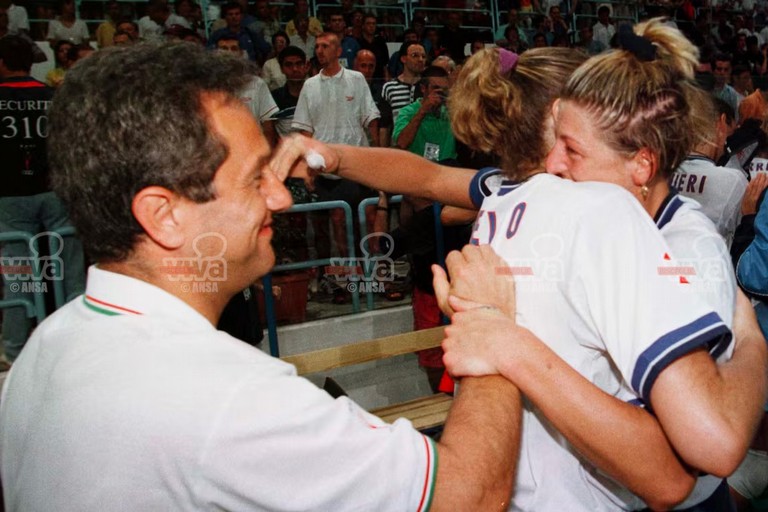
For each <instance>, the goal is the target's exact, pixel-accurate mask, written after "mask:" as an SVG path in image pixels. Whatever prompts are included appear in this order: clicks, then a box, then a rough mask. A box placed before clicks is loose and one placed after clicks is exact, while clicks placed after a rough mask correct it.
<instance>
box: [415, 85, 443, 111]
mask: <svg viewBox="0 0 768 512" xmlns="http://www.w3.org/2000/svg"><path fill="white" fill-rule="evenodd" d="M444 101H445V92H444V91H439V90H438V91H432V92H431V93H429V95H428V96H426V97H425V98H424V99H422V100H421V107H420V110H421V111H422V113H424V114H428V113H430V112H437V111H438V110H439V109H440V106H441V105H442V104H443V102H444Z"/></svg>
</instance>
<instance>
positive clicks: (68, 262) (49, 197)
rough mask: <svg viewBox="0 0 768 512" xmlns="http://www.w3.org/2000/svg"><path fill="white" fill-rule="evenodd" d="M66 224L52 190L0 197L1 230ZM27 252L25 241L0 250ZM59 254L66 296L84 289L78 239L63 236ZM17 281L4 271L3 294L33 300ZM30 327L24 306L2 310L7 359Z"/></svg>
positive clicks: (45, 228) (21, 255) (10, 253)
mask: <svg viewBox="0 0 768 512" xmlns="http://www.w3.org/2000/svg"><path fill="white" fill-rule="evenodd" d="M69 225H70V224H69V216H68V214H67V210H66V208H65V207H64V204H63V203H62V202H61V200H60V199H59V198H58V197H56V195H55V194H54V193H53V192H46V193H44V194H37V195H34V196H19V197H0V232H8V231H26V232H28V233H30V234H32V235H35V234H37V233H42V232H45V231H53V230H55V229H59V228H63V227H65V226H69ZM30 253H31V248H30V247H28V246H27V244H26V243H24V242H7V243H4V244H3V246H2V250H1V251H0V254H1V255H2V256H3V258H25V257H28V256H29V255H30ZM59 257H60V258H61V259H62V260H63V261H64V267H63V271H62V274H63V278H64V279H63V281H64V283H63V284H64V294H65V296H66V297H67V298H68V299H69V298H72V297H74V296H76V295H78V294H80V293H82V292H83V290H84V289H85V261H84V257H83V247H82V245H81V244H80V241H79V240H76V239H74V238H72V237H64V247H63V250H62V251H61V253H60V254H59ZM5 261H6V262H7V261H9V260H5ZM9 277H11V278H10V279H9ZM19 284H20V282H19V281H18V280H17V279H13V278H12V276H7V275H6V274H5V273H4V274H3V297H4V298H5V299H27V300H29V301H32V300H33V299H32V294H31V293H30V292H29V291H27V290H25V289H20V287H19ZM30 327H31V325H30V321H29V319H28V318H27V317H26V314H25V311H24V309H23V308H18V307H15V308H8V309H5V310H4V312H3V348H4V352H5V356H6V357H7V358H8V359H9V360H10V361H13V360H14V359H16V357H18V355H19V352H21V349H22V348H23V347H24V344H25V343H26V341H27V337H28V336H29V329H30Z"/></svg>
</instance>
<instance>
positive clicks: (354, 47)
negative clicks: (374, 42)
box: [317, 9, 360, 69]
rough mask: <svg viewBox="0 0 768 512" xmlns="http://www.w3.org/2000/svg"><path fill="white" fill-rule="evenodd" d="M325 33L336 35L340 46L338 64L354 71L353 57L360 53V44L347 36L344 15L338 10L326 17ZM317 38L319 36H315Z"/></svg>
mask: <svg viewBox="0 0 768 512" xmlns="http://www.w3.org/2000/svg"><path fill="white" fill-rule="evenodd" d="M326 32H330V33H332V34H336V37H337V38H338V39H339V44H340V46H341V54H340V55H339V62H340V63H341V65H342V66H344V67H345V68H347V69H354V67H355V55H357V52H359V51H360V43H358V42H357V39H355V38H354V37H352V36H348V35H347V22H346V20H345V19H344V14H342V12H341V11H340V10H339V9H334V10H333V11H332V12H331V14H330V15H329V16H328V28H327V29H326ZM317 37H318V38H319V37H320V36H317Z"/></svg>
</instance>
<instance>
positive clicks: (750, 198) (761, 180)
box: [741, 172, 768, 215]
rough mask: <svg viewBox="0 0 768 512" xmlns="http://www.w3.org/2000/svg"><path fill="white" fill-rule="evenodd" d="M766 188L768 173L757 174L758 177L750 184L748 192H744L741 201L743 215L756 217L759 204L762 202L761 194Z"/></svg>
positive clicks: (767, 185)
mask: <svg viewBox="0 0 768 512" xmlns="http://www.w3.org/2000/svg"><path fill="white" fill-rule="evenodd" d="M765 187H768V175H767V174H766V173H762V172H760V173H757V176H755V178H754V179H753V180H752V181H750V182H749V185H747V190H746V192H744V198H743V199H742V200H741V214H742V215H754V214H756V213H757V207H758V206H759V205H758V204H757V202H758V201H759V200H760V194H762V193H763V190H765Z"/></svg>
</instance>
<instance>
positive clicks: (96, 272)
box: [82, 265, 216, 330]
mask: <svg viewBox="0 0 768 512" xmlns="http://www.w3.org/2000/svg"><path fill="white" fill-rule="evenodd" d="M82 300H83V304H84V305H85V306H86V307H87V308H88V309H89V310H90V311H91V312H93V313H96V314H101V315H107V316H115V315H145V316H151V317H163V318H164V319H166V320H178V321H181V322H183V323H184V324H186V325H187V326H189V327H190V328H191V329H194V330H199V329H210V330H216V329H215V327H214V326H213V325H211V323H210V322H209V321H208V320H207V319H206V318H205V317H204V316H203V315H201V314H200V313H198V312H197V311H196V310H195V309H194V308H192V306H190V305H189V304H187V303H186V302H184V301H183V300H181V299H179V298H178V297H176V296H175V295H172V294H170V293H168V292H166V291H165V290H162V289H161V288H158V287H157V286H154V285H152V284H150V283H148V282H146V281H142V280H140V279H136V278H133V277H129V276H127V275H125V274H118V273H116V272H110V271H107V270H103V269H100V268H99V267H98V266H96V265H92V266H91V267H90V268H88V283H87V285H86V289H85V295H84V296H83V299H82Z"/></svg>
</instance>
